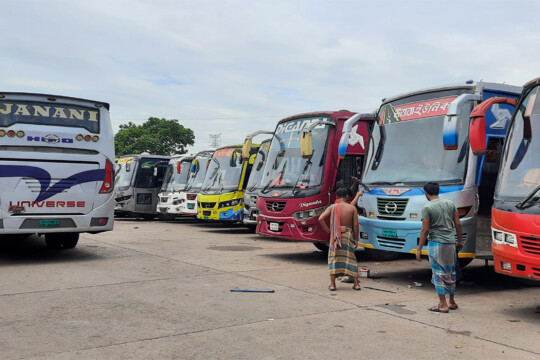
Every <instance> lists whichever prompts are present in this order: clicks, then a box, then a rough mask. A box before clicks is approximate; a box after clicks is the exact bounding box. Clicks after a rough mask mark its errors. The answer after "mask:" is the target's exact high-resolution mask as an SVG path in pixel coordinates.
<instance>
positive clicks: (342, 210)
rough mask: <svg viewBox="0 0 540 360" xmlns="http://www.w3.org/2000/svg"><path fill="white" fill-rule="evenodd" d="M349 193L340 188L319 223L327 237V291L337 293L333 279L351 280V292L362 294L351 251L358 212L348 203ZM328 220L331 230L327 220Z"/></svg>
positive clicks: (355, 235)
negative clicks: (328, 242) (328, 277)
mask: <svg viewBox="0 0 540 360" xmlns="http://www.w3.org/2000/svg"><path fill="white" fill-rule="evenodd" d="M347 195H348V191H347V189H346V188H339V189H337V191H336V196H337V199H336V202H335V203H334V204H332V205H330V206H329V207H328V208H326V210H325V211H324V212H323V213H322V214H321V216H319V223H320V224H321V227H322V228H323V229H324V231H326V232H327V233H330V249H329V250H328V269H329V271H330V286H328V289H329V290H330V291H335V290H336V276H338V275H348V276H350V277H352V279H353V282H354V286H353V289H354V290H361V288H360V283H359V282H358V263H357V262H356V255H355V253H354V250H355V249H356V247H357V246H358V234H359V227H358V212H357V211H356V206H353V205H351V204H349V203H348V201H347V200H348V199H347ZM328 218H330V228H329V227H328V225H327V224H326V220H327V219H328Z"/></svg>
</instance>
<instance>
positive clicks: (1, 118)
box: [0, 100, 100, 133]
mask: <svg viewBox="0 0 540 360" xmlns="http://www.w3.org/2000/svg"><path fill="white" fill-rule="evenodd" d="M51 105H53V104H51V103H39V102H33V101H16V102H13V101H6V100H3V101H0V126H6V127H7V126H11V125H13V124H36V125H56V126H70V127H82V128H85V129H87V130H88V131H90V132H93V133H99V120H100V114H99V111H98V110H96V109H95V108H91V107H85V106H76V105H69V106H62V105H56V104H55V105H54V106H51Z"/></svg>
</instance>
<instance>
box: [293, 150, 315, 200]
mask: <svg viewBox="0 0 540 360" xmlns="http://www.w3.org/2000/svg"><path fill="white" fill-rule="evenodd" d="M313 154H315V149H313V152H312V153H311V156H312V157H313ZM312 157H310V158H308V160H307V161H306V163H305V165H304V168H303V169H302V172H301V173H300V176H299V177H298V179H296V182H295V183H294V186H293V189H292V194H293V195H296V194H297V192H296V186H297V185H298V182H299V181H300V178H301V176H302V175H303V174H305V172H306V171H307V169H308V167H309V166H310V165H311V159H312ZM308 185H309V176H308V178H307V181H306V187H307V186H308ZM298 191H300V189H299V190H298Z"/></svg>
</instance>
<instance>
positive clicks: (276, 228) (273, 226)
mask: <svg viewBox="0 0 540 360" xmlns="http://www.w3.org/2000/svg"><path fill="white" fill-rule="evenodd" d="M269 226H270V230H271V231H279V224H278V223H276V222H271V223H270V224H269Z"/></svg>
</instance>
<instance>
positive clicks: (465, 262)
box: [458, 258, 473, 268]
mask: <svg viewBox="0 0 540 360" xmlns="http://www.w3.org/2000/svg"><path fill="white" fill-rule="evenodd" d="M458 261H459V266H461V268H464V267H465V266H467V265H469V264H470V263H471V262H472V261H473V258H458Z"/></svg>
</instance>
